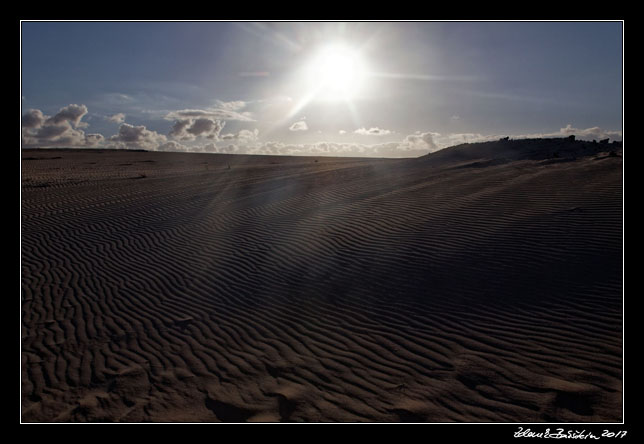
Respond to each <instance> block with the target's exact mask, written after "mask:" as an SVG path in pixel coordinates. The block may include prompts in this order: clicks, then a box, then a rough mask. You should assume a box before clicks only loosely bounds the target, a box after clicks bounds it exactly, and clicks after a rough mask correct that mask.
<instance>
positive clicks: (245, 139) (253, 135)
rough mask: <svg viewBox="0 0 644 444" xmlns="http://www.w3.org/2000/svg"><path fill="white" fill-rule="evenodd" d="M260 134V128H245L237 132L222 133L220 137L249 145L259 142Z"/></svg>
mask: <svg viewBox="0 0 644 444" xmlns="http://www.w3.org/2000/svg"><path fill="white" fill-rule="evenodd" d="M258 136H259V130H258V129H254V130H253V131H250V130H246V129H243V130H240V131H239V132H238V133H237V134H232V133H230V134H222V135H221V136H220V137H219V138H220V140H225V141H234V142H235V143H237V144H241V145H249V144H253V143H255V142H257V138H258Z"/></svg>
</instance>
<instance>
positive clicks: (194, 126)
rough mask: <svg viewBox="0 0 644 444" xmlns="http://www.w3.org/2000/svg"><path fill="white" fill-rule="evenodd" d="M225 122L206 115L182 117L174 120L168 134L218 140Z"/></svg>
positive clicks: (186, 138) (177, 137) (185, 138)
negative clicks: (194, 117) (190, 117)
mask: <svg viewBox="0 0 644 444" xmlns="http://www.w3.org/2000/svg"><path fill="white" fill-rule="evenodd" d="M224 125H225V122H222V121H221V120H213V119H208V118H205V117H200V118H197V119H180V120H176V121H175V122H174V125H172V129H171V130H170V133H169V134H168V135H169V136H170V137H172V138H174V139H179V140H195V139H196V138H198V137H204V138H207V139H213V140H217V138H218V137H219V133H220V132H221V130H222V129H223V128H224Z"/></svg>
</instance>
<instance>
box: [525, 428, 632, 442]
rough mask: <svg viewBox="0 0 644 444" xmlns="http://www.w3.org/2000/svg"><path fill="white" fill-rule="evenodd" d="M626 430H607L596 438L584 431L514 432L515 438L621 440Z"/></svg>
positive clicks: (527, 430)
mask: <svg viewBox="0 0 644 444" xmlns="http://www.w3.org/2000/svg"><path fill="white" fill-rule="evenodd" d="M626 433H627V431H626V430H620V431H618V432H611V431H609V430H604V431H602V434H601V435H599V436H597V435H595V434H594V433H593V432H587V431H586V430H581V431H580V430H565V429H555V430H554V431H551V430H550V429H546V430H545V432H533V431H532V430H530V429H524V428H523V427H519V430H518V431H516V432H514V437H515V438H544V439H601V438H623V437H624V436H626Z"/></svg>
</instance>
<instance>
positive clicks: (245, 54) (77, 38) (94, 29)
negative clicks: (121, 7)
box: [21, 22, 623, 157]
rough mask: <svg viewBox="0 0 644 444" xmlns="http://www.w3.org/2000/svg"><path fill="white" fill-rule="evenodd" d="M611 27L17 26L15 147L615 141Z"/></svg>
mask: <svg viewBox="0 0 644 444" xmlns="http://www.w3.org/2000/svg"><path fill="white" fill-rule="evenodd" d="M622 39H623V24H622V23H621V22H362V23H361V22H350V23H338V22H323V23H316V22H287V23H275V22H23V23H22V24H21V45H22V46H21V48H22V51H21V62H22V71H21V73H22V77H21V94H22V100H21V105H22V106H21V108H22V109H21V112H22V114H23V116H25V117H23V146H24V147H29V146H63V145H64V146H78V147H90V146H102V147H118V148H144V149H160V150H173V151H210V152H237V153H270V154H327V155H375V156H386V157H413V156H416V155H422V154H425V153H427V152H430V151H434V150H436V149H440V148H444V147H445V146H448V145H451V144H455V143H461V142H463V141H477V140H487V139H490V138H495V137H499V136H504V135H510V136H514V137H529V136H532V137H534V136H545V137H552V136H558V135H568V134H572V133H574V134H577V135H578V136H580V137H582V138H590V139H592V138H599V137H601V138H603V137H611V138H613V139H615V138H617V139H620V138H621V129H622V96H623V94H622V88H623V84H622V79H623V61H622V57H623V46H622V45H623V43H622V41H623V40H622Z"/></svg>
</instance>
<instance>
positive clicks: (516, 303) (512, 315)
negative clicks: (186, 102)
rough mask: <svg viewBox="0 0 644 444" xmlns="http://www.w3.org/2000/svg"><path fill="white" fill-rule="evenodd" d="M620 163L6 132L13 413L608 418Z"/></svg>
mask: <svg viewBox="0 0 644 444" xmlns="http://www.w3.org/2000/svg"><path fill="white" fill-rule="evenodd" d="M611 150H615V151H616V152H614V155H609V152H610V151H611ZM615 154H616V155H615ZM622 171H623V170H622V158H621V149H615V148H613V147H612V146H605V145H601V144H588V143H581V142H571V141H566V140H549V141H545V140H541V141H539V140H536V141H517V142H513V141H508V142H494V143H488V144H478V145H464V146H461V147H456V148H451V149H447V150H443V151H440V152H438V153H435V154H433V155H429V156H426V157H423V158H418V159H405V160H369V159H347V158H344V159H342V158H324V157H319V158H311V157H299V158H298V157H268V156H232V155H217V154H187V153H154V152H130V151H108V150H102V151H101V150H86V151H81V150H23V152H22V194H21V198H22V233H21V234H22V258H21V260H22V262H21V264H22V277H21V282H22V295H21V297H22V303H21V309H22V327H21V328H22V331H21V334H22V378H21V384H22V421H24V422H34V421H35V422H43V421H45V422H52V421H64V422H80V421H109V422H111V421H127V422H145V421H155V422H174V421H183V422H205V421H225V422H242V421H307V422H320V421H325V422H375V421H377V422H406V421H413V422H618V421H621V420H622V414H623V412H622V227H623V214H622V206H623V204H622V192H623V190H622Z"/></svg>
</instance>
